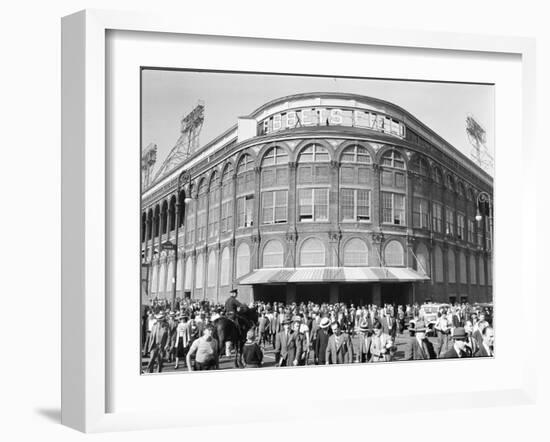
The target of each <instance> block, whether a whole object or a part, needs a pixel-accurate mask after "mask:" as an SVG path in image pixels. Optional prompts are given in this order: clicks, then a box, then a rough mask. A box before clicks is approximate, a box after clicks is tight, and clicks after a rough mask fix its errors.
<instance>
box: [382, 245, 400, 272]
mask: <svg viewBox="0 0 550 442" xmlns="http://www.w3.org/2000/svg"><path fill="white" fill-rule="evenodd" d="M384 262H385V265H386V266H388V267H392V266H402V265H405V251H404V250H403V246H402V245H401V243H400V242H399V241H397V240H392V241H389V242H388V243H387V244H386V247H384Z"/></svg>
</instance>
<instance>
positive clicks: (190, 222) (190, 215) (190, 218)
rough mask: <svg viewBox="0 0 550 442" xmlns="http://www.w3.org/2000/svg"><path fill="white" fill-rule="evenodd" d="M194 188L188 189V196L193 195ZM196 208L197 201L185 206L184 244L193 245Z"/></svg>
mask: <svg viewBox="0 0 550 442" xmlns="http://www.w3.org/2000/svg"><path fill="white" fill-rule="evenodd" d="M193 190H194V187H191V186H190V187H189V196H191V195H193ZM196 208H197V201H195V200H191V201H190V202H189V203H187V204H186V206H185V217H186V218H187V222H186V230H187V232H186V234H185V242H186V243H187V244H193V243H194V242H195V210H196Z"/></svg>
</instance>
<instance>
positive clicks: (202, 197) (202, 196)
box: [197, 179, 208, 241]
mask: <svg viewBox="0 0 550 442" xmlns="http://www.w3.org/2000/svg"><path fill="white" fill-rule="evenodd" d="M207 203H208V186H207V185H206V180H205V179H203V180H202V181H201V184H200V185H199V191H198V196H197V241H203V240H205V239H206V206H207Z"/></svg>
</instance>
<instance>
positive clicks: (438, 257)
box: [434, 246, 443, 282]
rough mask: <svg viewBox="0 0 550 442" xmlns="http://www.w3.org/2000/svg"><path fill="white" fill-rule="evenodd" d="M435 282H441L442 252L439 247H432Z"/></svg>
mask: <svg viewBox="0 0 550 442" xmlns="http://www.w3.org/2000/svg"><path fill="white" fill-rule="evenodd" d="M434 266H435V282H443V252H442V251H441V247H439V246H435V247H434Z"/></svg>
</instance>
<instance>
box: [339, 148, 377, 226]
mask: <svg viewBox="0 0 550 442" xmlns="http://www.w3.org/2000/svg"><path fill="white" fill-rule="evenodd" d="M340 158H341V161H340V216H341V220H342V221H358V222H368V221H370V219H371V210H370V207H371V186H372V181H371V180H372V173H371V171H372V169H371V164H372V159H371V156H370V154H369V152H368V150H367V149H366V148H365V147H363V146H360V145H354V146H348V147H346V148H345V149H344V151H343V152H342V156H341V157H340Z"/></svg>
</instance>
